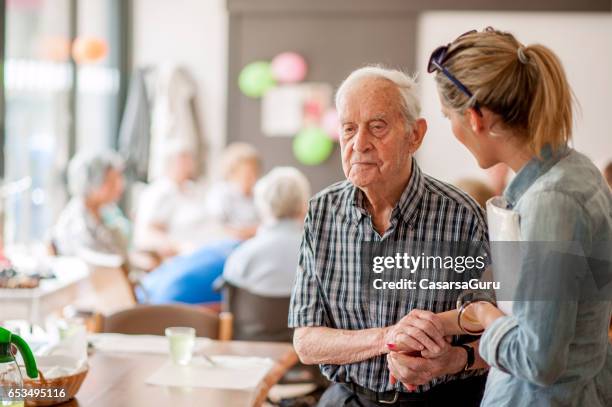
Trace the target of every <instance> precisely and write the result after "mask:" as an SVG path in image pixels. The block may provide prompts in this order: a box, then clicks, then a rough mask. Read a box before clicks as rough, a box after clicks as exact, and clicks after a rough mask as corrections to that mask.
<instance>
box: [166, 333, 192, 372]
mask: <svg viewBox="0 0 612 407" xmlns="http://www.w3.org/2000/svg"><path fill="white" fill-rule="evenodd" d="M166 337H167V338H168V343H169V345H170V358H171V359H172V361H173V362H174V363H176V364H178V365H188V364H189V362H191V357H192V356H193V348H194V345H195V329H194V328H189V327H178V326H177V327H169V328H166Z"/></svg>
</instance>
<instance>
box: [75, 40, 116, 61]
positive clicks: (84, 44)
mask: <svg viewBox="0 0 612 407" xmlns="http://www.w3.org/2000/svg"><path fill="white" fill-rule="evenodd" d="M107 53H108V45H107V44H106V41H104V40H103V39H100V38H95V37H78V38H76V39H75V40H74V43H73V44H72V57H73V58H74V60H75V61H76V63H78V64H82V63H93V62H98V61H100V60H101V59H102V58H104V57H105V56H106V54H107Z"/></svg>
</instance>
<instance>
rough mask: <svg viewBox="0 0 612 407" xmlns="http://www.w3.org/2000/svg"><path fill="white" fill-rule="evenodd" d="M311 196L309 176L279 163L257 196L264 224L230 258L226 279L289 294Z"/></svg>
mask: <svg viewBox="0 0 612 407" xmlns="http://www.w3.org/2000/svg"><path fill="white" fill-rule="evenodd" d="M309 197H310V185H309V183H308V180H307V179H306V177H305V176H304V175H303V174H302V173H301V172H300V171H298V170H297V169H295V168H292V167H278V168H275V169H273V170H272V171H270V172H269V173H268V174H267V175H266V176H265V177H263V178H262V179H261V180H259V181H258V182H257V184H256V185H255V188H254V198H255V205H256V206H257V210H258V212H259V214H260V216H261V219H262V224H261V226H260V227H259V229H258V230H257V233H256V235H255V237H253V238H252V239H250V240H248V241H246V242H245V243H243V244H242V245H241V246H239V247H238V248H237V249H236V250H235V251H234V252H233V253H232V254H231V255H230V257H229V258H228V259H227V262H226V263H225V268H224V271H223V278H224V280H225V281H227V282H229V283H230V284H232V285H234V286H236V287H239V288H243V289H246V290H248V291H250V292H251V293H253V294H257V295H261V296H268V297H289V296H290V294H291V288H292V287H293V279H294V276H295V270H296V267H297V264H298V254H299V248H300V239H301V237H302V222H303V220H304V216H305V214H306V208H307V204H308V199H309Z"/></svg>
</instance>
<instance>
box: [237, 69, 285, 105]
mask: <svg viewBox="0 0 612 407" xmlns="http://www.w3.org/2000/svg"><path fill="white" fill-rule="evenodd" d="M274 86H276V81H275V80H274V77H273V76H272V70H271V69H270V63H268V62H265V61H257V62H252V63H250V64H248V65H247V66H245V67H244V68H243V69H242V71H241V72H240V76H239V77H238V87H240V90H241V91H242V93H244V94H245V95H247V96H249V97H252V98H259V97H262V96H263V95H264V94H265V93H266V92H267V91H268V90H269V89H270V88H272V87H274Z"/></svg>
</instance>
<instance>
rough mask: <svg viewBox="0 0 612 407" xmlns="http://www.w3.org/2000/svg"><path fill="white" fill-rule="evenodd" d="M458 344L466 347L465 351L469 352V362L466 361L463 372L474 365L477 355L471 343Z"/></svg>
mask: <svg viewBox="0 0 612 407" xmlns="http://www.w3.org/2000/svg"><path fill="white" fill-rule="evenodd" d="M457 346H458V347H460V348H463V349H465V351H466V352H467V362H466V363H465V366H464V367H463V370H461V371H462V372H465V371H466V370H469V369H470V368H471V367H472V366H474V362H475V360H476V357H475V356H474V348H472V347H471V346H470V345H463V344H461V345H457Z"/></svg>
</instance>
